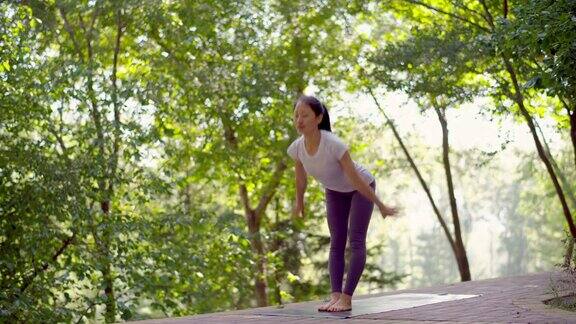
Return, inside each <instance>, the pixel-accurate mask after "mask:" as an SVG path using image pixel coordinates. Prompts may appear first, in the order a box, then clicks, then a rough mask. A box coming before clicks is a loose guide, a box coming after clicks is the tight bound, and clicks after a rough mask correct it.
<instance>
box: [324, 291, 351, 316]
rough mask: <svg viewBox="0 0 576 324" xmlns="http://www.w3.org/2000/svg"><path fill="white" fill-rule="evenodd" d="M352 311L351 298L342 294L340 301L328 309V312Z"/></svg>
mask: <svg viewBox="0 0 576 324" xmlns="http://www.w3.org/2000/svg"><path fill="white" fill-rule="evenodd" d="M351 310H352V296H350V295H346V294H342V295H340V299H338V301H337V302H336V303H334V304H332V306H330V307H328V310H327V311H328V312H347V311H351Z"/></svg>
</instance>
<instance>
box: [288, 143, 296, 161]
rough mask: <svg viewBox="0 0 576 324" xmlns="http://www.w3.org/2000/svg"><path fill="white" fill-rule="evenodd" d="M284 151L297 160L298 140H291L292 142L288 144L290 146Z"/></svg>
mask: <svg viewBox="0 0 576 324" xmlns="http://www.w3.org/2000/svg"><path fill="white" fill-rule="evenodd" d="M286 152H288V155H290V157H291V158H292V159H293V160H295V161H297V160H298V140H295V141H294V142H292V144H290V146H288V150H286Z"/></svg>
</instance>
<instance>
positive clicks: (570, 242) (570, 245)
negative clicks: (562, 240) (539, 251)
mask: <svg viewBox="0 0 576 324" xmlns="http://www.w3.org/2000/svg"><path fill="white" fill-rule="evenodd" d="M573 255H574V238H573V237H567V238H566V252H565V253H564V264H563V266H564V267H565V268H570V265H571V264H572V257H573Z"/></svg>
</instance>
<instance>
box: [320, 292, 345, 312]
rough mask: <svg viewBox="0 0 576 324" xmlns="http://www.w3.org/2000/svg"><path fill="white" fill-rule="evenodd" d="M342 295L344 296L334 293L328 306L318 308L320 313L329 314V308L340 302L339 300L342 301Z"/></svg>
mask: <svg viewBox="0 0 576 324" xmlns="http://www.w3.org/2000/svg"><path fill="white" fill-rule="evenodd" d="M340 295H342V294H341V293H339V292H333V293H332V294H331V295H330V301H329V302H327V303H326V304H324V305H322V306H320V307H318V311H320V312H327V311H328V308H329V307H330V306H332V305H334V304H335V303H336V302H338V300H339V299H340Z"/></svg>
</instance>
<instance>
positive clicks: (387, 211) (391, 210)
mask: <svg viewBox="0 0 576 324" xmlns="http://www.w3.org/2000/svg"><path fill="white" fill-rule="evenodd" d="M378 209H380V214H382V217H384V218H386V217H387V216H394V215H396V214H397V213H398V209H397V208H395V207H388V206H386V205H384V204H382V203H381V204H379V205H378Z"/></svg>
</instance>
